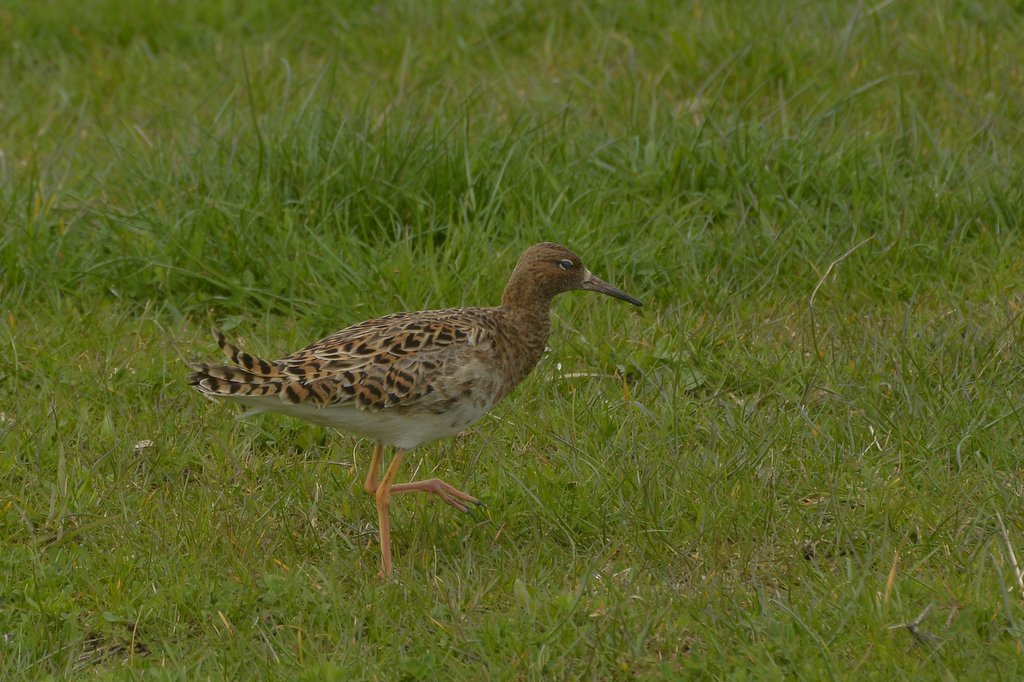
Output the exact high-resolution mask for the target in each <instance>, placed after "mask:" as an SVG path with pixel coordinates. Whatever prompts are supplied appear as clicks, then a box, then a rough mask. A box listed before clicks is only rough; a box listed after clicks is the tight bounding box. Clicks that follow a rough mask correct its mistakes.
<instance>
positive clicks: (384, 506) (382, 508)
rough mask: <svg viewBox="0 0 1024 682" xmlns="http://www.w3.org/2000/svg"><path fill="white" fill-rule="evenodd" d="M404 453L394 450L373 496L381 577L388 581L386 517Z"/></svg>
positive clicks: (389, 523)
mask: <svg viewBox="0 0 1024 682" xmlns="http://www.w3.org/2000/svg"><path fill="white" fill-rule="evenodd" d="M403 455H405V451H404V450H402V449H401V448H398V449H396V450H395V458H394V460H392V461H391V466H389V467H388V470H387V473H385V474H384V480H383V481H381V482H380V485H378V486H377V491H376V493H375V496H376V498H377V523H378V524H379V526H380V559H381V568H380V572H381V575H382V576H383V577H384V578H385V579H388V578H390V577H391V518H390V517H389V515H388V511H389V508H390V506H391V485H392V483H394V481H395V474H397V473H398V467H399V465H401V463H402V456H403Z"/></svg>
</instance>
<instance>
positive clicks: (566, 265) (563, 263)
mask: <svg viewBox="0 0 1024 682" xmlns="http://www.w3.org/2000/svg"><path fill="white" fill-rule="evenodd" d="M558 267H560V268H562V269H563V270H572V261H571V260H560V261H558Z"/></svg>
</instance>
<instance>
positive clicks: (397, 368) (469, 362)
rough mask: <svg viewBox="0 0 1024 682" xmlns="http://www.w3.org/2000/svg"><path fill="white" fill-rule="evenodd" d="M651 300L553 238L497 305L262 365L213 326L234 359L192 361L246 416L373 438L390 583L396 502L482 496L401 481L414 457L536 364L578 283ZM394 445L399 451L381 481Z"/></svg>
mask: <svg viewBox="0 0 1024 682" xmlns="http://www.w3.org/2000/svg"><path fill="white" fill-rule="evenodd" d="M579 289H582V290H586V291H594V292H597V293H601V294H606V295H608V296H612V297H614V298H617V299H621V300H623V301H626V302H628V303H631V304H633V305H635V306H641V305H643V304H642V303H641V302H640V301H639V300H637V299H635V298H633V297H632V296H630V295H629V294H627V293H625V292H624V291H622V290H621V289H618V288H616V287H614V286H612V285H611V284H609V283H607V282H605V281H604V280H602V279H600V278H599V277H597V276H596V275H594V274H593V273H591V272H590V270H588V269H587V268H586V267H585V266H584V265H583V262H582V261H581V260H580V258H579V256H577V255H576V254H575V253H573V252H572V251H570V250H569V249H568V248H566V247H564V246H560V245H559V244H554V243H551V242H543V243H540V244H535V245H534V246H531V247H529V248H527V249H526V250H525V251H524V252H523V253H522V255H521V256H520V257H519V260H518V262H517V264H516V266H515V268H514V269H513V271H512V275H511V276H510V277H509V279H508V283H507V284H506V286H505V290H504V292H503V294H502V297H501V305H499V306H496V307H473V308H452V309H447V310H421V311H412V312H401V313H395V314H392V315H387V316H385V317H380V318H377V319H372V320H367V321H365V322H360V323H358V324H355V325H352V326H350V327H346V328H345V329H342V330H341V331H338V332H335V333H333V334H331V335H330V336H327V337H325V338H323V339H321V340H319V341H316V342H315V343H312V344H310V345H308V346H306V347H305V348H303V349H302V350H299V351H297V352H295V353H292V354H291V355H288V356H287V357H284V358H282V359H280V360H273V361H268V360H263V359H260V358H258V357H255V356H253V355H250V354H249V353H246V352H244V351H242V350H239V349H238V348H237V347H235V346H234V345H232V344H231V343H229V342H228V340H227V338H226V337H225V336H224V334H222V333H221V332H220V331H218V330H217V329H214V330H213V334H214V337H215V338H216V340H217V345H218V346H220V348H221V350H222V351H223V352H224V353H225V354H226V355H227V357H228V358H229V359H230V361H231V364H229V365H219V364H207V363H190V365H189V368H190V369H191V370H192V372H191V374H189V377H188V382H189V384H190V385H191V386H192V387H193V388H195V389H196V390H197V391H199V392H200V393H202V394H204V395H206V396H209V397H212V398H224V399H227V400H229V401H233V402H237V403H241V404H242V405H244V406H245V407H247V408H248V410H247V411H246V412H245V413H244V414H243V415H242V417H248V416H251V415H255V414H260V413H265V412H272V413H280V414H285V415H288V416H291V417H297V418H300V419H304V420H306V421H309V422H312V423H314V424H318V425H321V426H325V427H329V428H332V429H337V430H340V431H344V432H349V433H353V434H356V435H359V436H363V437H366V438H369V439H372V440H373V442H374V448H373V455H372V457H371V460H370V467H369V471H368V472H367V475H366V480H365V483H364V486H363V487H364V489H365V490H366V492H367V493H369V494H371V495H373V496H374V497H375V501H376V507H377V521H378V529H379V542H380V553H381V569H380V574H381V576H382V577H383V578H384V579H390V578H391V577H392V574H393V563H392V557H391V522H390V514H389V511H390V504H391V498H392V497H393V496H394V495H397V494H402V493H410V492H425V493H429V494H432V495H436V496H437V497H438V498H439V499H440V500H441V501H443V502H445V503H446V504H448V505H450V506H452V507H454V508H455V509H457V510H459V511H462V512H468V511H469V510H470V509H471V508H472V506H474V505H478V504H480V500H478V499H477V498H476V497H473V496H472V495H470V494H468V493H465V492H462V491H461V490H458V489H457V488H455V487H454V486H452V485H450V484H448V483H446V482H445V481H442V480H440V479H438V478H432V479H429V480H422V481H413V482H409V483H397V482H396V477H397V474H398V470H399V467H400V465H401V463H402V458H403V457H404V456H405V454H406V453H407V452H409V451H410V450H412V449H413V448H415V447H419V446H421V445H424V444H426V443H429V442H431V441H435V440H437V439H440V438H445V437H447V436H452V435H454V434H456V433H459V432H460V431H463V430H465V429H466V428H467V427H469V426H470V425H472V424H473V423H474V422H476V421H477V420H478V419H480V418H481V417H483V416H484V415H485V414H486V413H487V412H488V411H489V410H490V409H491V408H492V407H494V406H495V405H496V404H497V403H498V402H499V401H500V400H501V399H502V398H504V397H505V396H506V395H508V394H509V392H510V391H512V389H513V388H515V386H516V385H517V384H519V383H520V382H521V381H522V380H523V379H524V378H525V377H526V376H527V375H528V374H529V373H530V371H531V370H533V368H534V367H535V366H536V365H537V363H538V361H539V360H540V358H541V355H542V354H543V352H544V349H545V347H546V344H547V340H548V335H549V333H550V331H551V303H552V300H553V299H554V298H555V296H557V295H559V294H561V293H564V292H567V291H573V290H579ZM385 447H392V448H394V456H393V458H392V459H391V462H390V464H389V466H388V468H387V470H386V472H385V473H384V475H383V477H380V469H381V459H382V457H383V454H384V449H385Z"/></svg>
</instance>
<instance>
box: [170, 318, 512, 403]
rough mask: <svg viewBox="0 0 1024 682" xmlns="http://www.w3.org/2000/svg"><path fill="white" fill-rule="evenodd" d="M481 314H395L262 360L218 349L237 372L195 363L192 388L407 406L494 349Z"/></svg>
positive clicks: (304, 400)
mask: <svg viewBox="0 0 1024 682" xmlns="http://www.w3.org/2000/svg"><path fill="white" fill-rule="evenodd" d="M487 310H488V309H482V308H461V309H454V310H437V311H423V312H413V313H398V314H395V315H389V316H387V317H382V318H380V319H376V320H368V321H366V322H362V323H360V324H357V325H354V326H352V327H348V328H347V329H343V330H341V331H339V332H336V333H334V334H332V335H330V336H328V337H326V338H324V339H321V340H320V341H317V342H316V343H313V344H310V345H309V346H306V347H305V348H303V349H302V350H300V351H298V352H296V353H293V354H292V355H289V356H288V357H286V358H282V359H281V360H277V361H274V362H267V361H265V360H261V359H259V358H256V357H254V356H252V355H249V354H248V353H244V352H242V351H240V350H238V348H236V347H234V346H232V345H231V344H230V343H228V342H227V340H226V339H225V338H224V336H223V334H221V333H220V332H217V331H216V330H215V332H214V333H215V336H216V338H217V343H218V345H219V346H220V347H221V349H222V350H223V351H224V352H225V354H226V355H227V356H228V357H229V358H231V360H232V362H234V363H235V364H236V365H238V367H230V366H216V365H206V364H196V365H193V370H195V371H194V372H193V374H192V375H191V376H190V383H192V384H193V385H195V386H196V387H197V388H199V390H201V391H203V392H204V393H208V394H213V395H223V396H250V395H251V396H262V395H277V396H278V397H279V398H280V399H281V400H283V401H285V402H288V403H310V404H312V405H316V406H318V407H322V406H326V405H335V404H342V403H352V404H354V405H356V406H357V407H359V408H361V409H364V410H370V411H377V410H381V409H384V408H390V407H401V406H408V405H412V404H414V403H416V402H418V401H420V400H421V399H423V398H424V396H427V395H430V394H431V393H433V392H434V391H435V390H437V385H438V382H439V381H440V380H442V379H443V378H444V377H445V376H446V372H449V373H450V372H451V371H452V369H453V367H454V366H455V365H457V364H458V362H459V358H460V355H461V354H462V353H464V352H466V351H467V350H469V349H470V348H471V347H472V348H474V349H475V350H484V349H485V348H487V347H489V346H492V345H493V343H494V339H493V331H492V330H490V329H489V325H487V324H486V317H487V315H486V314H485V311H487Z"/></svg>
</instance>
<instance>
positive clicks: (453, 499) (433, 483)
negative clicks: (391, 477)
mask: <svg viewBox="0 0 1024 682" xmlns="http://www.w3.org/2000/svg"><path fill="white" fill-rule="evenodd" d="M412 492H424V493H432V494H434V495H437V496H438V497H440V498H441V501H442V502H444V503H445V504H447V505H451V506H452V507H455V508H456V509H458V510H459V511H461V512H468V511H469V509H468V508H467V507H466V505H465V504H464V503H466V502H468V503H470V504H480V500H478V499H476V498H475V497H473V496H472V495H470V494H468V493H464V492H462V491H461V490H459V489H457V488H456V487H455V486H452V485H449V484H447V483H445V482H444V481H442V480H441V479H440V478H431V479H430V480H427V481H413V482H412V483H399V484H397V485H393V486H391V494H392V495H397V494H398V493H412Z"/></svg>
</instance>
